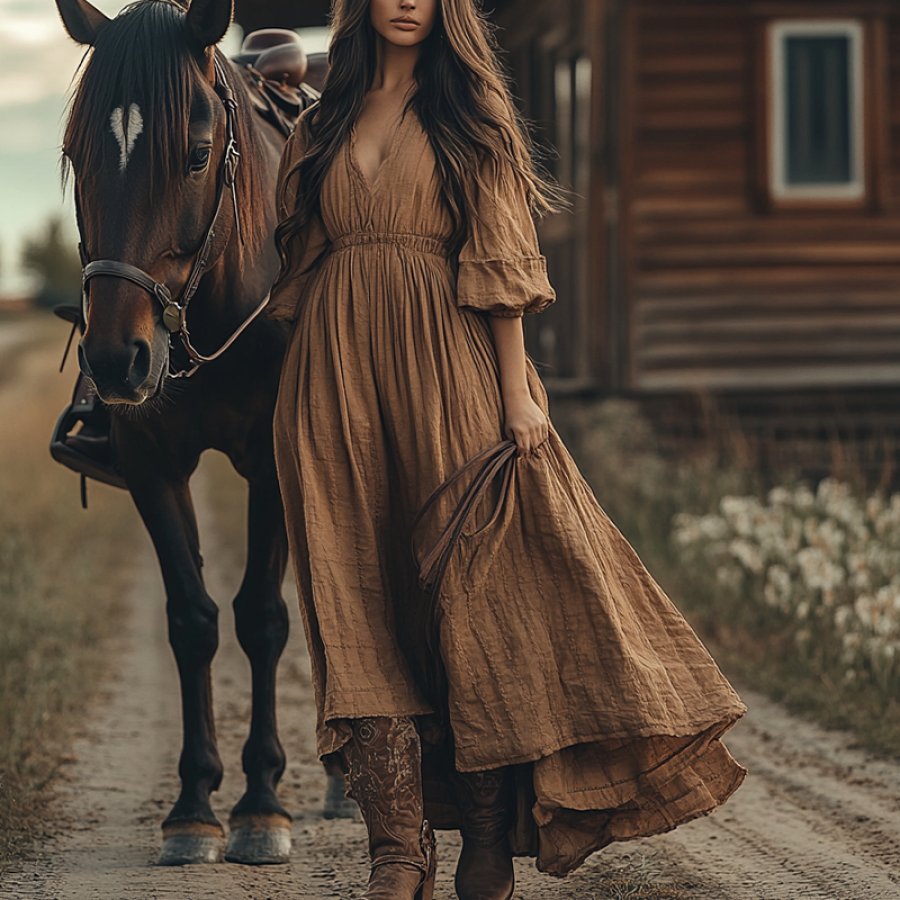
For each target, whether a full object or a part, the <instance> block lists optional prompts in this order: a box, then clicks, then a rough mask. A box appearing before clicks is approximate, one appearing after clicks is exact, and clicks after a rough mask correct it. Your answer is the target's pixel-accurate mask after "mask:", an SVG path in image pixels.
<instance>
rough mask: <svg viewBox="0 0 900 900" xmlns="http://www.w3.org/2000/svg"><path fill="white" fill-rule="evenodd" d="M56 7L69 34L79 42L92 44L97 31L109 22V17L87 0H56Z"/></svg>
mask: <svg viewBox="0 0 900 900" xmlns="http://www.w3.org/2000/svg"><path fill="white" fill-rule="evenodd" d="M56 8H57V10H58V11H59V15H60V17H61V18H62V20H63V25H65V27H66V31H68V32H69V36H70V37H71V38H72V40H73V41H77V42H78V43H79V44H90V45H91V46H93V44H94V41H95V40H96V39H97V34H98V32H99V31H100V29H101V28H102V27H103V26H104V25H105V24H106V23H107V22H109V17H108V16H106V15H104V14H103V13H102V12H100V10H99V9H97V8H96V7H95V6H91V4H90V3H88V0H56Z"/></svg>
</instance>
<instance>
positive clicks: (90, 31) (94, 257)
mask: <svg viewBox="0 0 900 900" xmlns="http://www.w3.org/2000/svg"><path fill="white" fill-rule="evenodd" d="M56 2H57V7H58V9H59V12H60V14H61V16H62V19H63V22H64V24H65V27H66V29H67V31H68V32H69V34H70V35H71V37H72V38H73V39H74V40H75V41H77V42H79V43H81V44H83V45H88V46H89V47H91V48H93V49H92V52H91V53H90V54H89V55H88V56H86V60H85V62H84V63H83V72H82V76H81V78H80V81H79V83H78V87H77V90H76V93H75V94H74V96H73V98H72V104H71V109H70V112H69V117H68V121H67V124H66V130H65V138H64V146H63V153H64V158H63V165H64V171H65V170H66V168H65V167H66V166H67V165H69V166H71V169H72V171H73V173H74V180H75V196H76V203H77V205H78V209H79V218H80V227H81V232H82V245H83V246H82V249H83V258H84V260H85V261H88V260H91V261H94V262H93V263H92V265H93V269H91V270H90V275H89V278H88V281H87V284H86V294H85V297H86V299H85V319H86V329H85V331H84V334H83V335H82V338H81V341H80V343H79V346H78V356H79V365H80V368H81V370H82V372H84V373H85V374H86V375H88V376H89V377H90V378H91V380H92V381H93V382H94V383H95V385H96V388H97V392H98V394H99V396H100V398H101V399H102V400H103V402H104V403H105V404H106V405H107V406H108V407H109V409H110V410H111V412H112V426H111V438H112V445H113V447H114V450H115V456H116V460H117V463H118V466H119V468H120V470H121V473H122V475H124V478H125V482H126V484H127V487H128V490H129V491H130V493H131V495H132V497H133V498H134V502H135V504H136V506H137V509H138V511H139V513H140V515H141V518H142V519H143V521H144V523H145V525H146V527H147V530H148V531H149V533H150V536H151V538H152V540H153V544H154V546H155V548H156V552H157V554H158V557H159V562H160V566H161V569H162V575H163V580H164V584H165V590H166V597H167V604H166V612H167V615H168V624H169V640H170V643H171V646H172V649H173V651H174V654H175V659H176V662H177V666H178V672H179V676H180V681H181V702H182V717H183V747H182V752H181V758H180V761H179V767H178V771H179V774H180V776H181V793H180V795H179V797H178V799H177V801H176V802H175V805H174V806H173V808H172V810H171V812H170V813H169V815H168V817H167V818H166V820H165V822H164V823H163V847H162V853H161V856H160V862H163V863H168V864H173V863H186V862H206V861H214V860H216V859H218V858H219V857H220V856H221V853H222V849H223V847H224V845H225V833H224V829H223V828H222V826H221V824H220V823H219V821H218V820H217V818H216V816H215V815H214V814H213V811H212V808H211V807H210V803H209V797H210V793H211V792H212V791H214V790H216V789H217V788H218V786H219V783H220V781H221V779H222V762H221V760H220V758H219V754H218V751H217V748H216V738H215V730H214V725H213V711H212V698H211V693H210V691H211V688H210V664H211V661H212V659H213V655H214V654H215V652H216V648H217V644H218V631H217V619H218V608H217V606H216V604H215V603H214V602H213V600H212V599H211V598H210V596H209V594H208V593H207V591H206V588H205V586H204V581H203V574H202V565H203V560H202V557H201V555H200V542H199V536H198V532H197V523H196V520H195V516H194V510H193V506H192V501H191V493H190V489H189V480H190V477H191V475H192V473H193V472H194V470H195V469H196V467H197V464H198V461H199V458H200V455H201V454H202V453H203V452H204V451H205V450H207V449H209V448H215V449H217V450H221V451H222V452H224V453H225V454H226V455H227V456H228V457H229V459H230V460H231V462H232V463H233V465H234V467H235V469H236V470H237V471H238V472H239V473H240V474H241V475H242V476H243V477H244V478H245V479H246V480H247V482H248V486H249V538H248V551H247V566H246V571H245V573H244V578H243V582H242V584H241V587H240V589H239V591H238V593H237V596H236V597H235V598H234V613H235V620H236V627H237V634H238V639H239V641H240V644H241V646H242V647H243V649H244V651H245V652H246V654H247V656H248V657H249V660H250V665H251V669H252V697H253V710H252V718H251V722H250V732H249V737H248V738H247V741H246V743H245V745H244V751H243V768H244V772H245V774H246V791H245V793H244V795H243V796H242V797H241V799H240V800H239V802H238V803H237V804H236V806H235V807H234V809H233V810H232V811H231V816H230V820H229V823H230V835H229V839H228V844H227V848H225V856H226V858H227V859H230V860H233V861H238V862H248V863H265V862H282V861H284V860H286V859H287V856H288V854H289V852H290V822H291V818H290V816H289V814H288V812H287V811H286V810H285V809H284V808H283V807H282V805H281V803H280V802H279V800H278V797H277V795H276V788H277V785H278V781H279V779H280V778H281V775H282V773H283V771H284V766H285V755H284V751H283V749H282V747H281V744H280V742H279V740H278V734H277V730H276V723H275V673H276V667H277V663H278V659H279V657H280V655H281V653H282V650H283V648H284V646H285V641H286V639H287V633H288V617H287V610H286V607H285V603H284V601H283V599H282V596H281V584H282V580H283V577H284V571H285V565H286V557H287V549H286V538H285V533H284V523H283V512H282V507H281V499H280V495H279V489H278V483H277V479H276V473H275V468H274V462H273V454H272V440H271V426H272V410H273V406H274V401H275V395H276V392H277V384H278V377H279V369H280V364H281V359H282V354H283V349H284V345H285V339H286V335H285V333H284V330H283V326H281V325H280V324H278V323H275V322H273V321H270V320H267V319H266V317H265V316H264V315H260V316H258V317H254V315H253V314H254V312H255V311H257V310H258V309H259V308H260V305H261V302H262V301H263V300H264V298H265V297H266V296H267V293H268V290H269V288H270V286H271V284H272V281H273V280H274V277H275V275H276V273H277V265H278V257H277V253H276V251H275V247H274V243H273V240H272V232H273V231H274V227H275V225H276V211H275V178H276V174H277V167H278V162H279V159H280V155H281V151H282V147H283V145H284V140H285V136H284V134H283V133H282V132H280V131H279V130H278V129H277V128H276V127H275V126H274V125H270V124H268V123H266V122H264V121H263V120H262V119H261V118H260V117H259V116H257V115H256V114H255V113H254V112H253V108H252V102H251V97H250V95H249V94H250V89H249V88H248V86H247V82H246V80H245V78H244V75H243V73H242V71H241V70H240V69H239V68H238V67H237V66H235V65H233V64H232V63H231V62H230V61H229V60H228V59H226V58H225V57H224V56H223V55H222V54H221V52H220V51H219V50H218V49H217V48H216V45H217V44H218V42H219V41H220V40H221V38H222V36H223V35H224V33H225V31H226V30H227V28H228V26H229V24H230V22H231V17H232V0H193V3H192V4H191V6H190V8H189V9H187V10H186V9H185V6H184V5H183V4H181V3H179V2H176V0H138V2H136V3H132V4H131V5H130V6H127V7H126V8H125V9H124V10H122V12H121V13H120V14H119V15H118V16H116V17H115V18H113V19H110V18H108V17H107V16H105V15H104V14H103V13H102V12H100V11H99V10H97V9H96V8H95V7H93V6H92V5H91V4H90V3H88V2H87V0H56ZM229 148H230V149H229ZM235 150H237V151H238V152H239V154H240V155H239V156H238V155H237V154H236V153H234V151H235ZM238 163H239V164H238ZM231 175H235V176H236V177H235V178H234V179H233V184H232V178H231ZM217 209H218V215H216V210H217ZM213 222H214V223H215V224H214V226H213V227H212V228H211V227H210V226H211V223H213ZM201 259H202V260H203V261H204V262H205V264H204V265H198V260H201ZM98 260H102V261H103V262H102V263H97V262H96V261H98ZM87 271H88V270H86V272H87ZM195 276H196V277H195ZM188 284H190V285H191V288H189V289H186V285H188ZM193 288H196V291H195V292H194V293H193V296H192V297H191V299H190V308H189V311H188V310H185V309H184V308H183V304H182V303H180V299H179V298H181V299H184V298H185V296H189V295H190V293H191V291H192V290H193ZM244 323H248V324H247V327H246V328H245V329H244V330H243V331H241V327H242V325H243V324H244ZM188 327H189V339H188V340H187V341H186V340H185V337H186V336H187V332H188ZM235 332H239V335H238V337H237V339H236V340H234V342H233V345H231V346H229V347H228V349H227V352H225V353H223V354H222V355H221V357H220V358H216V359H215V360H214V361H212V362H210V363H209V364H208V365H203V364H201V365H199V366H197V358H196V356H195V355H192V354H191V353H190V352H189V351H190V350H192V349H193V350H194V351H195V354H199V355H200V356H202V355H204V354H206V355H209V354H210V353H211V352H212V351H214V350H216V349H217V348H220V347H221V346H222V345H223V344H227V343H228V339H229V338H230V336H232V335H233V334H234V333H235ZM185 348H187V351H186V349H185ZM201 362H202V361H201ZM186 372H191V374H190V377H181V378H179V377H172V376H173V375H176V376H177V375H178V374H184V373H186Z"/></svg>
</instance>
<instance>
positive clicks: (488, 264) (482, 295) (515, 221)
mask: <svg viewBox="0 0 900 900" xmlns="http://www.w3.org/2000/svg"><path fill="white" fill-rule="evenodd" d="M481 172H482V180H483V182H484V187H482V186H481V185H476V186H475V197H476V207H477V208H476V210H475V213H476V214H474V215H473V214H470V215H469V236H468V238H467V240H466V242H465V243H464V244H463V246H462V247H461V249H460V251H459V260H458V269H457V281H456V303H457V306H460V307H464V308H469V309H476V310H481V311H483V312H487V313H490V314H491V315H495V316H521V315H523V314H525V313H537V312H541V311H542V310H544V309H546V308H547V307H548V306H550V304H551V303H553V302H554V301H555V300H556V292H555V290H554V289H553V287H552V286H551V284H550V281H549V279H548V277H547V259H546V257H545V256H544V255H543V254H542V253H541V251H540V248H539V246H538V238H537V230H536V228H535V225H534V219H533V218H532V215H531V210H530V209H529V207H528V202H527V198H526V193H525V188H524V186H523V185H521V184H519V181H518V179H512V178H507V179H505V180H502V181H501V179H500V178H499V177H498V175H497V173H496V167H495V166H494V165H493V164H492V163H491V162H490V161H488V162H486V163H483V164H482V170H481Z"/></svg>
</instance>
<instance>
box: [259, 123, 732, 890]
mask: <svg viewBox="0 0 900 900" xmlns="http://www.w3.org/2000/svg"><path fill="white" fill-rule="evenodd" d="M316 108H317V105H313V106H312V107H310V108H309V109H307V110H306V111H305V112H304V114H303V116H302V117H301V119H300V121H299V122H298V125H297V127H296V129H295V131H294V133H293V135H292V137H291V138H290V140H289V141H288V143H287V146H286V148H285V151H284V156H283V158H282V163H281V169H280V173H279V179H278V196H279V212H280V216H281V218H282V219H283V218H285V217H287V216H288V215H290V214H291V213H292V212H293V209H294V205H293V203H294V202H295V200H296V196H297V183H296V177H297V176H296V172H291V169H292V168H293V166H294V165H295V163H297V162H298V161H299V160H300V159H301V158H302V157H303V155H304V153H305V150H306V147H307V146H308V142H309V136H308V120H309V115H310V113H312V112H313V111H314V110H315V109H316ZM352 137H353V133H352V132H349V131H348V136H347V139H345V141H344V142H343V144H342V145H341V147H340V148H339V150H338V152H337V154H336V155H335V157H334V159H333V161H332V164H331V166H330V168H329V170H328V172H327V173H326V175H325V178H324V182H323V184H322V190H321V197H320V208H319V213H318V214H317V215H316V216H315V217H314V219H313V221H312V222H311V223H309V225H308V230H307V233H306V234H305V235H304V240H303V245H302V250H301V252H299V253H298V257H299V259H298V260H297V261H296V263H295V264H294V265H293V266H292V267H291V268H290V270H289V271H288V272H286V273H285V274H284V275H283V276H282V277H281V278H280V279H279V280H278V282H277V283H276V285H275V286H274V288H273V291H272V295H271V301H270V315H272V316H274V317H275V318H278V319H282V320H286V321H288V322H290V323H292V327H291V337H290V340H289V344H288V348H287V351H286V355H285V358H284V364H283V369H282V374H281V381H280V385H279V391H278V398H277V403H276V410H275V418H274V441H275V454H276V463H277V468H278V476H279V483H280V486H281V491H282V496H283V499H284V506H285V519H286V524H287V530H288V536H289V543H290V550H291V555H292V559H293V565H294V571H295V575H296V581H297V587H298V592H299V597H300V605H301V610H302V614H303V620H304V625H305V630H306V636H307V640H308V644H309V652H310V659H311V663H312V677H313V685H314V689H315V697H316V705H317V711H318V721H317V737H318V752H319V754H320V757H321V758H322V759H323V761H327V759H328V757H329V756H330V754H333V753H335V752H336V751H338V750H339V749H340V747H341V746H342V745H343V744H344V743H345V742H346V741H347V740H348V738H349V735H350V728H349V721H348V720H349V719H351V718H353V717H359V716H404V715H411V716H418V717H423V718H422V719H420V721H422V722H424V721H427V717H428V716H429V714H432V713H434V712H435V708H434V706H433V705H432V703H430V702H429V697H428V696H427V692H426V690H425V686H424V684H423V680H422V677H421V674H420V671H419V669H418V668H417V667H416V665H415V664H414V657H415V651H416V648H417V647H421V644H422V635H421V633H420V632H418V631H417V630H416V629H417V625H416V623H417V622H419V621H420V620H421V612H422V608H423V603H424V602H425V596H424V591H423V590H422V588H420V587H419V585H418V580H417V575H418V573H417V568H416V564H415V561H414V558H413V555H412V553H411V550H410V541H411V526H412V523H413V520H414V518H415V516H416V513H417V512H418V510H419V509H420V508H421V506H422V504H423V503H424V501H425V500H426V498H428V496H429V495H430V494H431V492H432V491H433V490H434V489H435V487H436V486H437V485H439V484H441V483H442V482H443V481H445V479H447V478H448V477H449V476H450V475H451V474H452V473H453V472H454V471H455V470H456V469H458V468H459V467H460V466H461V465H462V464H463V463H465V462H466V461H467V460H469V459H471V458H472V457H474V456H475V455H476V454H478V453H479V452H481V451H483V450H485V449H486V448H488V447H490V446H492V445H495V444H496V443H498V442H499V441H501V440H502V439H503V437H504V435H503V422H504V417H503V403H502V397H501V393H500V385H499V368H498V362H497V356H496V351H495V347H494V343H493V337H492V332H491V326H490V321H489V317H490V316H491V315H501V316H521V315H525V314H535V313H538V312H540V311H541V310H543V309H545V308H546V307H547V306H549V305H550V304H551V303H553V302H554V301H555V299H556V295H555V292H554V290H553V288H552V286H551V285H550V283H549V281H548V278H547V267H546V259H545V257H544V256H543V255H542V254H541V252H540V249H539V246H538V240H537V235H536V230H535V227H534V222H533V220H532V217H531V214H530V211H529V209H528V207H527V203H526V198H525V195H524V192H523V191H520V190H517V189H515V188H509V187H501V186H500V185H501V179H500V178H499V177H494V176H492V175H491V171H490V169H489V168H488V167H487V166H485V170H484V175H485V178H486V183H487V184H488V185H489V186H496V187H497V189H496V190H485V191H483V192H479V195H478V198H477V209H476V210H474V211H473V213H474V214H473V215H471V220H472V224H471V227H470V234H469V237H468V239H467V241H466V243H465V244H464V245H463V247H462V249H461V250H460V251H459V253H458V254H457V255H456V258H452V257H451V255H450V252H449V249H448V247H449V239H450V235H451V231H452V223H451V219H450V216H449V214H448V213H447V211H446V209H445V207H444V205H443V204H442V202H441V198H440V185H439V176H438V173H437V170H436V165H435V156H434V153H433V151H432V148H431V144H430V140H429V138H428V135H427V134H426V132H425V131H424V129H423V127H422V125H421V123H420V121H419V119H418V116H417V115H416V114H415V112H414V110H413V109H412V108H411V107H410V108H408V110H407V112H406V113H405V115H404V117H403V118H402V119H401V120H400V123H399V125H398V126H397V128H396V131H395V133H394V135H393V137H392V140H391V142H390V153H389V154H388V156H387V157H386V158H385V160H384V161H383V163H382V166H381V168H380V170H379V171H378V173H377V174H376V175H375V176H374V178H373V180H372V182H371V183H370V182H369V181H368V180H367V178H366V176H365V174H364V173H363V172H362V171H361V169H360V167H359V165H358V162H357V160H356V158H355V156H354V153H353V149H354V148H353V142H352ZM526 361H527V382H528V387H529V389H530V391H531V394H532V397H533V398H534V400H535V402H536V403H537V404H538V405H539V406H540V408H541V409H542V410H543V411H544V412H545V413H548V414H549V405H548V398H547V393H546V391H545V389H544V386H543V384H542V382H541V380H540V377H539V375H538V373H537V370H536V369H535V366H534V364H533V361H532V358H531V357H530V355H527V360H526ZM446 502H447V504H448V505H446V506H444V507H443V509H442V514H446V513H447V512H448V511H449V509H450V505H452V504H453V502H454V498H453V497H452V496H450V497H448V498H447V501H446ZM495 518H496V520H495V521H493V522H492V523H491V527H490V528H481V529H477V530H476V531H474V532H472V533H465V534H464V535H463V538H462V539H461V540H460V543H459V546H458V548H457V550H456V551H455V555H454V557H453V559H452V560H451V564H450V566H449V567H448V570H447V574H446V576H445V580H444V583H443V586H442V589H441V593H440V597H439V605H440V632H439V643H440V653H441V657H442V661H443V664H444V668H445V670H446V680H447V695H446V698H444V700H445V702H446V707H447V709H448V711H449V722H450V726H451V731H452V746H453V747H454V752H455V758H454V759H455V765H456V767H457V768H458V769H460V770H461V771H474V770H482V769H491V768H496V767H499V766H506V765H512V766H515V767H516V768H515V772H516V773H517V784H518V785H519V793H520V803H519V812H518V814H517V819H516V824H515V827H514V828H513V829H512V841H513V846H514V850H515V852H516V853H521V854H531V855H536V856H537V865H538V868H539V869H541V870H542V871H546V872H551V873H554V874H565V873H567V872H569V871H571V870H572V869H574V868H575V867H577V866H578V865H579V864H580V863H581V862H583V861H584V859H585V858H586V857H587V856H588V854H590V853H591V852H593V851H594V850H597V849H599V848H600V847H603V846H605V845H606V844H608V843H610V842H611V841H613V840H625V839H629V838H637V837H642V836H646V835H650V834H655V833H658V832H662V831H666V830H668V829H670V828H674V827H675V826H677V825H679V824H680V823H682V822H686V821H688V820H689V819H693V818H696V817H697V816H701V815H704V814H706V813H708V812H710V811H711V810H713V809H714V808H715V807H716V806H718V805H719V804H721V803H722V802H723V801H724V800H725V799H726V798H727V797H729V796H730V795H731V793H732V792H733V791H734V790H735V789H736V788H737V787H738V785H739V784H740V783H741V781H742V779H743V778H744V775H745V774H746V770H745V769H744V768H743V767H742V766H740V765H739V764H738V763H737V762H736V761H735V760H734V759H733V758H732V756H731V755H730V754H729V752H728V750H727V749H726V747H725V746H724V744H723V743H722V742H721V741H720V738H721V736H722V734H723V733H724V732H725V731H726V730H727V729H728V728H729V727H730V726H731V725H732V724H733V723H734V722H735V721H736V720H737V719H738V718H739V717H740V716H741V715H742V714H743V713H744V712H745V711H746V707H745V706H744V704H743V702H742V701H741V699H740V697H739V696H738V695H737V693H736V692H735V691H734V689H733V688H732V687H731V685H730V684H729V683H728V681H727V680H726V678H725V677H724V675H723V674H722V673H721V671H720V670H719V668H718V667H717V665H716V663H715V662H714V661H713V659H712V658H711V656H710V655H709V653H708V652H707V650H706V649H705V647H704V646H703V644H702V643H701V642H700V640H699V639H698V637H697V636H696V634H695V633H694V632H693V630H692V629H691V628H690V626H689V625H688V624H687V622H686V621H685V620H684V618H683V617H682V616H681V614H680V613H679V611H678V610H677V609H676V607H675V606H674V605H673V603H672V602H671V601H670V600H669V598H668V597H667V596H666V595H665V594H664V592H663V591H662V589H661V588H660V587H659V585H658V584H657V583H656V582H655V581H654V579H653V578H652V577H651V576H650V574H649V573H648V571H647V570H646V568H645V567H644V566H643V565H642V563H641V561H640V560H639V559H638V557H637V555H636V553H635V551H634V550H633V549H632V547H631V546H630V544H629V543H628V541H627V540H626V539H625V538H624V537H623V536H622V534H621V533H620V532H619V531H618V529H617V528H616V526H615V525H614V524H613V523H612V522H611V521H610V519H609V517H608V516H607V515H606V513H605V512H604V510H603V509H602V508H601V506H600V504H599V502H598V501H597V499H596V497H595V496H594V494H593V493H592V491H591V489H590V487H589V486H588V484H587V482H586V481H585V479H584V478H583V476H582V474H581V473H580V471H579V469H578V467H577V466H576V464H575V461H574V460H573V458H572V456H571V455H570V454H569V452H568V450H567V449H566V447H565V445H564V444H563V442H562V440H561V439H560V436H559V434H558V433H557V431H556V429H555V428H554V427H553V424H552V421H551V425H550V429H549V437H548V438H547V440H546V441H545V442H544V443H543V444H542V445H541V446H540V447H539V448H537V450H535V451H533V452H532V453H531V454H526V455H523V456H521V457H518V458H517V459H516V460H515V464H514V472H513V476H512V484H511V488H510V502H509V503H507V504H505V506H504V508H503V510H502V513H501V514H500V515H499V516H498V517H495ZM438 520H439V521H444V518H443V516H438ZM434 797H435V798H440V797H442V798H443V799H442V800H441V799H435V800H434V803H433V804H432V806H431V808H429V802H430V801H429V797H428V796H426V814H427V815H429V818H431V819H432V820H433V824H436V825H437V826H438V827H441V826H442V824H444V823H445V821H446V823H449V824H452V814H447V815H445V813H446V808H445V807H443V806H440V804H441V803H442V802H444V801H447V800H448V798H449V802H450V803H451V804H452V794H451V793H450V792H449V791H446V792H444V794H443V795H441V794H440V791H439V790H437V789H436V792H435V794H434ZM439 806H440V808H439ZM435 820H436V821H435ZM445 827H446V825H445Z"/></svg>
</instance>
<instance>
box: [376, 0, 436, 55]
mask: <svg viewBox="0 0 900 900" xmlns="http://www.w3.org/2000/svg"><path fill="white" fill-rule="evenodd" d="M438 2H439V0H370V3H369V17H370V18H371V20H372V27H373V28H374V29H375V31H377V32H378V34H380V35H381V36H382V37H383V38H384V39H385V40H386V41H390V43H392V44H397V45H398V46H400V47H413V46H415V45H416V44H420V43H421V42H422V41H424V40H425V38H426V37H428V35H429V34H430V33H431V29H432V28H433V27H434V20H435V18H436V17H437V4H438ZM404 19H405V20H408V21H403V20H404Z"/></svg>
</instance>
